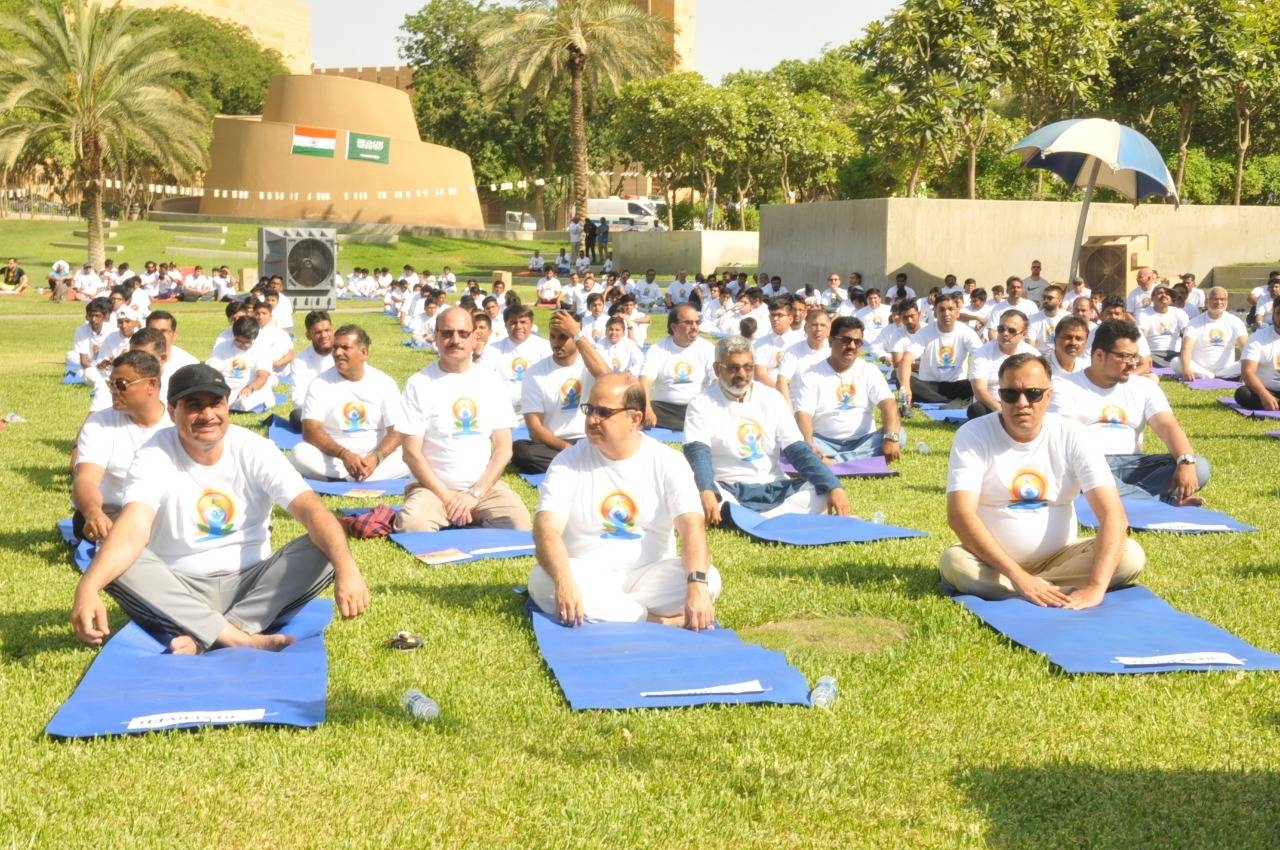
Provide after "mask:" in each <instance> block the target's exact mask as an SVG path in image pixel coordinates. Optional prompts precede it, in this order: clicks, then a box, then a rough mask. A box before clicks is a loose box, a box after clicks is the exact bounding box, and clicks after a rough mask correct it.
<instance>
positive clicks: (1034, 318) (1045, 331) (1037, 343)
mask: <svg viewBox="0 0 1280 850" xmlns="http://www.w3.org/2000/svg"><path fill="white" fill-rule="evenodd" d="M1066 316H1067V314H1066V313H1064V312H1063V311H1062V310H1059V311H1058V312H1057V313H1055V314H1054V315H1052V316H1046V315H1045V314H1044V311H1043V310H1040V311H1038V312H1036V313H1034V314H1032V315H1031V317H1030V320H1029V322H1028V324H1027V335H1026V337H1025V338H1026V340H1027V342H1029V343H1030V344H1031V345H1032V346H1034V347H1035V349H1036V350H1037V351H1039V352H1040V353H1041V354H1049V353H1051V352H1052V351H1053V343H1054V341H1055V340H1057V338H1058V322H1061V321H1062V320H1063V319H1064V318H1066Z"/></svg>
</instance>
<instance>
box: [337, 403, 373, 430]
mask: <svg viewBox="0 0 1280 850" xmlns="http://www.w3.org/2000/svg"><path fill="white" fill-rule="evenodd" d="M368 420H369V417H368V411H366V410H365V408H364V405H363V404H361V403H360V402H358V401H349V402H347V403H346V404H344V405H342V430H343V431H359V430H360V429H361V428H363V427H364V425H365V423H366V422H368Z"/></svg>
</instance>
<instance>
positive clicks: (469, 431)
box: [453, 398, 480, 437]
mask: <svg viewBox="0 0 1280 850" xmlns="http://www.w3.org/2000/svg"><path fill="white" fill-rule="evenodd" d="M453 436H455V437H478V436H480V408H479V407H477V406H476V403H475V402H474V401H472V400H471V399H469V398H460V399H458V400H457V401H455V402H454V403H453Z"/></svg>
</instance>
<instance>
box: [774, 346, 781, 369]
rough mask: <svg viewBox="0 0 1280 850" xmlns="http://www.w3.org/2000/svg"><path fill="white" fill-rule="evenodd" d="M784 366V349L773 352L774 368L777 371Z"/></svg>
mask: <svg viewBox="0 0 1280 850" xmlns="http://www.w3.org/2000/svg"><path fill="white" fill-rule="evenodd" d="M780 365H782V349H781V348H779V349H775V350H774V352H773V368H775V369H777V368H778V367H779V366H780Z"/></svg>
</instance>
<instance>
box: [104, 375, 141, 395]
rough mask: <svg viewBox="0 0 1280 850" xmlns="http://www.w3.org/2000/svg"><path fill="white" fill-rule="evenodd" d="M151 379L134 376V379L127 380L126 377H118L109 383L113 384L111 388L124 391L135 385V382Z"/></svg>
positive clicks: (120, 391) (119, 391)
mask: <svg viewBox="0 0 1280 850" xmlns="http://www.w3.org/2000/svg"><path fill="white" fill-rule="evenodd" d="M149 380H151V379H150V378H134V379H133V380H132V381H126V380H125V379H124V378H116V379H115V380H114V381H108V382H107V383H109V384H110V385H111V389H113V390H115V391H116V392H118V393H122V392H124V391H125V390H127V389H129V387H131V386H133V385H134V384H138V383H141V382H142V381H149Z"/></svg>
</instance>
